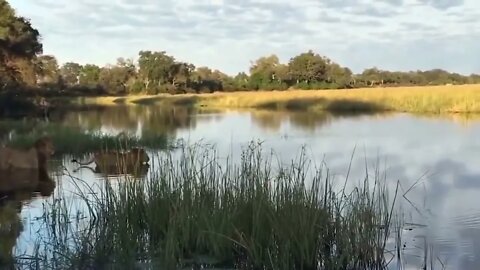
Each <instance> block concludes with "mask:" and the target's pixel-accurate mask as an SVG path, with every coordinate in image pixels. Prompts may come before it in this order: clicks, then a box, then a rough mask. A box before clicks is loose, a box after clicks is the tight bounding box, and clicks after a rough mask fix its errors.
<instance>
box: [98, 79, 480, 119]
mask: <svg viewBox="0 0 480 270" xmlns="http://www.w3.org/2000/svg"><path fill="white" fill-rule="evenodd" d="M119 99H121V101H122V103H125V104H135V103H137V104H138V103H142V104H147V103H148V104H151V103H158V102H171V103H176V104H187V105H195V106H202V107H210V108H286V109H306V110H318V111H320V110H327V111H356V110H371V111H372V110H378V111H379V110H385V111H386V110H390V111H400V112H415V113H478V112H480V85H459V86H424V87H395V88H394V87H389V88H365V89H349V90H288V91H258V92H233V93H214V94H198V95H195V94H188V95H176V96H171V95H155V96H129V97H122V98H118V97H104V98H97V99H95V100H94V101H93V102H94V103H96V104H104V105H106V104H115V102H117V103H118V101H119Z"/></svg>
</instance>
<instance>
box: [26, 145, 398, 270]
mask: <svg viewBox="0 0 480 270" xmlns="http://www.w3.org/2000/svg"><path fill="white" fill-rule="evenodd" d="M177 154H178V156H173V155H172V154H168V155H167V156H161V157H160V156H159V157H158V163H157V164H159V165H157V166H158V167H157V168H152V169H151V172H150V175H149V177H147V178H145V179H144V180H143V181H138V180H137V181H128V180H122V181H116V182H113V181H105V182H104V185H103V187H101V188H99V190H97V191H94V190H93V189H94V188H93V187H87V189H85V188H80V186H81V185H83V183H82V182H81V181H80V180H76V179H72V181H74V182H75V183H76V184H77V185H78V186H79V191H78V193H77V195H76V196H77V198H78V200H79V201H78V202H77V204H81V205H83V207H77V208H75V209H74V208H72V206H71V205H72V204H71V203H68V202H67V201H65V200H62V199H58V200H53V202H52V203H51V204H49V205H47V206H45V215H44V217H43V222H44V223H45V226H44V228H45V229H46V230H47V231H48V233H47V234H46V235H45V237H44V239H39V241H38V243H37V245H36V251H35V254H34V256H33V257H31V258H28V259H26V258H23V259H17V262H18V265H23V266H25V267H27V268H29V269H140V268H142V269H200V268H199V267H200V266H203V267H216V269H280V270H283V269H285V270H287V269H288V270H291V269H306V270H310V269H384V268H385V267H386V264H387V262H386V260H385V256H384V255H385V254H384V253H385V245H386V242H387V238H388V235H389V234H390V232H389V229H390V223H391V220H392V216H393V210H392V209H393V208H392V205H393V202H394V201H395V199H393V200H391V198H389V196H388V194H389V193H388V192H387V189H386V186H385V185H384V181H383V180H382V179H378V178H377V177H375V179H369V178H368V177H366V178H365V179H364V180H363V181H361V183H362V185H360V186H358V187H356V188H352V189H346V188H345V186H346V185H344V183H346V180H345V179H343V180H342V181H340V182H337V181H334V180H333V179H332V178H331V177H330V175H329V174H328V170H327V169H326V168H325V167H323V166H322V167H320V168H317V167H315V166H313V163H312V162H310V161H309V159H308V158H307V157H306V155H305V153H304V152H302V153H301V154H300V155H299V156H298V158H297V159H295V160H293V161H292V162H291V163H289V164H288V165H285V164H283V163H282V164H283V165H282V164H280V163H277V162H272V160H275V159H273V158H272V156H269V155H266V154H265V153H264V152H262V150H261V149H260V148H259V147H258V145H256V144H253V143H252V144H251V145H249V147H246V148H245V149H244V150H243V152H242V155H241V158H240V161H236V162H233V161H232V159H227V160H225V159H221V158H220V157H219V156H218V154H217V153H216V152H215V151H214V150H205V149H204V150H198V149H197V148H195V147H189V148H182V149H180V150H179V151H178V152H177ZM342 187H343V188H342ZM79 209H80V210H79ZM82 209H83V210H82ZM79 216H82V217H87V218H78V217H79ZM186 267H188V268H186Z"/></svg>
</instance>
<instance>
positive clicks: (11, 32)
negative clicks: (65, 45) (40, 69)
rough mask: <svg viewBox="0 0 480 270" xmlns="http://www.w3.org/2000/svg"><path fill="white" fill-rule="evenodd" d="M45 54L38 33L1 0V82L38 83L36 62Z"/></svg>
mask: <svg viewBox="0 0 480 270" xmlns="http://www.w3.org/2000/svg"><path fill="white" fill-rule="evenodd" d="M42 50H43V47H42V44H41V43H40V33H39V32H38V30H37V29H35V28H33V27H32V25H31V24H30V22H29V21H28V20H27V19H25V18H23V17H18V16H16V14H15V11H14V10H13V9H12V8H11V6H10V5H9V4H8V2H6V1H5V0H0V79H1V78H3V80H4V81H5V80H7V81H17V82H21V83H23V82H26V83H28V84H34V83H36V80H35V70H34V65H33V60H34V58H35V56H36V55H37V54H40V53H41V52H42Z"/></svg>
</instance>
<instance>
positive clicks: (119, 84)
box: [99, 58, 136, 94]
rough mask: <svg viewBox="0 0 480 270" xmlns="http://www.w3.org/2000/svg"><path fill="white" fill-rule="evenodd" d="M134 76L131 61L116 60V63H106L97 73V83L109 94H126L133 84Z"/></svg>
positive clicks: (134, 72)
mask: <svg viewBox="0 0 480 270" xmlns="http://www.w3.org/2000/svg"><path fill="white" fill-rule="evenodd" d="M135 76H136V70H135V66H134V65H133V61H131V60H129V61H125V60H124V59H123V58H119V59H118V60H117V64H116V65H108V66H106V67H104V68H102V69H101V71H100V73H99V84H100V85H101V86H102V87H103V88H104V89H105V91H107V92H108V93H111V94H126V93H127V92H129V91H130V89H131V87H132V86H133V84H134V81H135Z"/></svg>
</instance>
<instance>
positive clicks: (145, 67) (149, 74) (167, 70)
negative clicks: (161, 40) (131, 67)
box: [138, 51, 175, 90]
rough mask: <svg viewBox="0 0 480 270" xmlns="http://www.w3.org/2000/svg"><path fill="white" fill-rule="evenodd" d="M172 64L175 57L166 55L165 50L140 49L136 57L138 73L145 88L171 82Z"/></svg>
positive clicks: (157, 86)
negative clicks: (137, 57)
mask: <svg viewBox="0 0 480 270" xmlns="http://www.w3.org/2000/svg"><path fill="white" fill-rule="evenodd" d="M174 64H175V58H174V57H173V56H169V55H167V53H166V52H165V51H160V52H152V51H140V52H139V59H138V66H139V75H140V77H141V78H142V80H143V83H144V86H145V89H147V90H148V89H150V88H159V87H160V86H162V85H163V84H172V83H173V74H172V69H173V67H174Z"/></svg>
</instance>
